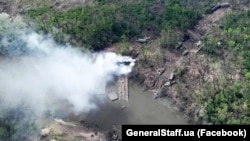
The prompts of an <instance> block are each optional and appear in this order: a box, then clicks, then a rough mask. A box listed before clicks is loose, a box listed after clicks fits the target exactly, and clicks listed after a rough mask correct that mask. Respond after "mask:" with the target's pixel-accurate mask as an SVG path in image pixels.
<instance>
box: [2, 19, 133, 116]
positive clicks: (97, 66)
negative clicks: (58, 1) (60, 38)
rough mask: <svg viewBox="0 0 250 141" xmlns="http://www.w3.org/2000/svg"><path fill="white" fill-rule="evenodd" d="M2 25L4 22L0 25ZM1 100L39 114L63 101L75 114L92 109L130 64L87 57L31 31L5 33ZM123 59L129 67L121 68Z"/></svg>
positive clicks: (102, 55)
mask: <svg viewBox="0 0 250 141" xmlns="http://www.w3.org/2000/svg"><path fill="white" fill-rule="evenodd" d="M0 21H1V20H0ZM2 22H3V21H2ZM0 53H1V54H2V56H3V57H1V58H0V99H1V101H2V102H4V103H7V104H8V105H9V106H15V105H18V104H20V103H22V102H23V103H25V104H27V105H29V106H31V107H32V108H34V109H35V111H36V112H42V111H44V110H47V109H48V108H51V106H53V102H56V101H60V100H65V101H67V102H68V103H69V104H71V105H72V106H73V109H74V111H75V112H88V111H89V110H92V109H95V108H97V105H96V102H95V100H94V99H98V101H101V99H100V98H101V97H98V94H103V92H104V90H105V87H106V85H107V84H108V82H110V81H112V80H113V79H114V77H115V76H119V75H123V74H128V73H130V72H131V70H132V68H133V66H134V60H133V59H132V58H130V57H126V56H121V55H118V54H115V53H111V52H99V53H91V52H88V51H84V52H83V51H80V50H79V49H77V48H76V47H71V46H69V45H68V46H63V45H58V44H57V43H55V42H54V41H53V40H52V39H51V38H48V37H46V36H43V35H39V34H37V33H35V32H33V31H31V30H27V29H19V28H16V27H15V28H9V30H8V31H5V32H4V33H1V38H0ZM123 60H127V61H131V63H130V64H129V65H125V64H122V63H121V64H120V62H122V61H123Z"/></svg>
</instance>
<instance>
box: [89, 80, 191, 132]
mask: <svg viewBox="0 0 250 141" xmlns="http://www.w3.org/2000/svg"><path fill="white" fill-rule="evenodd" d="M116 88H117V87H116ZM112 90H114V89H112ZM123 105H124V106H125V108H123V109H122V106H123ZM168 105H169V102H168V101H166V100H162V99H159V100H157V99H154V98H153V95H152V93H151V92H148V91H143V88H142V87H141V86H138V85H136V84H134V83H131V82H129V100H128V101H122V100H121V101H120V100H116V101H110V100H109V99H108V97H107V99H106V102H104V103H103V104H101V105H99V106H100V108H99V110H95V111H91V112H90V113H89V114H88V115H87V117H85V118H84V122H85V123H89V124H94V125H97V126H98V128H100V129H102V130H110V129H112V128H113V127H114V126H113V125H118V126H120V125H122V124H188V123H187V120H185V118H184V117H183V116H181V114H179V113H177V112H176V111H174V110H172V109H171V108H170V107H169V106H168Z"/></svg>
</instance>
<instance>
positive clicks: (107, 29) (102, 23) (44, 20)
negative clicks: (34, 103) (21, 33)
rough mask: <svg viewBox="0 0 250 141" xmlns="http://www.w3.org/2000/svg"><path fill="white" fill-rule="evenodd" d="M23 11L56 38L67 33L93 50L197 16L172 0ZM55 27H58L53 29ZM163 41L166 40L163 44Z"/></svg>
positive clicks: (183, 24)
mask: <svg viewBox="0 0 250 141" xmlns="http://www.w3.org/2000/svg"><path fill="white" fill-rule="evenodd" d="M111 2H112V3H111ZM24 13H25V15H27V16H29V17H30V18H31V19H34V20H35V21H36V23H37V26H38V29H41V30H43V31H46V32H49V33H54V37H55V39H56V40H57V41H59V42H63V41H65V37H64V35H63V34H64V33H66V34H68V35H71V38H70V39H69V40H70V41H71V43H72V42H73V41H72V40H76V42H78V43H80V45H84V46H86V47H87V48H90V49H94V50H99V49H103V48H105V47H107V46H108V45H110V44H112V43H115V42H118V41H121V40H122V37H124V36H125V37H126V38H128V39H131V38H138V37H140V36H142V33H143V31H150V32H152V33H156V34H159V33H160V32H161V31H163V30H164V31H167V33H170V32H171V33H172V34H173V33H175V32H172V31H174V30H175V29H176V30H177V29H178V30H186V29H188V28H191V27H192V26H193V25H194V24H195V22H196V21H197V20H198V19H199V18H200V13H199V12H198V11H196V10H193V9H191V8H189V7H186V6H184V5H181V4H180V3H179V2H178V1H175V0H170V1H169V2H167V3H163V4H162V3H159V2H157V1H154V0H144V1H139V2H134V1H119V2H117V1H106V0H100V1H99V3H98V4H96V5H95V6H86V7H77V8H74V9H70V10H67V11H55V10H54V9H53V8H51V7H40V8H35V9H30V10H27V11H25V12H24ZM55 28H57V29H58V30H56V32H55ZM168 36H169V37H171V36H172V35H170V34H168ZM175 42H177V41H175ZM73 43H74V42H73ZM166 45H169V44H167V43H166V44H165V45H164V46H166Z"/></svg>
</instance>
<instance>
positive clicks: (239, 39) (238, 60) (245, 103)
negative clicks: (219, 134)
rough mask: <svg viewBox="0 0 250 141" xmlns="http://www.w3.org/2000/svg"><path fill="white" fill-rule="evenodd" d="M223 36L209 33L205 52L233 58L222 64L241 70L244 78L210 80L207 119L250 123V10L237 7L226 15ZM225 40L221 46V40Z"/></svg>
mask: <svg viewBox="0 0 250 141" xmlns="http://www.w3.org/2000/svg"><path fill="white" fill-rule="evenodd" d="M222 24H223V25H224V28H223V31H222V32H221V35H220V37H218V36H209V37H206V39H205V42H206V43H207V44H205V45H204V48H205V49H204V50H203V51H204V52H205V53H207V54H209V55H214V56H223V55H222V54H221V51H222V49H224V50H226V53H228V54H229V55H228V57H226V58H223V57H219V59H220V60H222V61H224V62H225V61H227V60H230V63H229V64H226V63H222V64H224V65H223V66H222V67H223V68H224V69H225V70H224V71H225V72H230V71H233V70H240V75H241V80H238V81H237V80H233V81H232V82H230V80H229V79H228V80H226V81H223V80H222V79H221V78H220V79H219V80H218V82H214V83H215V84H210V85H209V87H207V89H206V90H207V92H206V93H205V95H207V96H206V98H205V101H208V102H207V104H206V115H205V117H206V119H207V121H208V122H210V123H213V124H250V104H249V103H250V91H249V90H250V81H249V80H250V64H249V60H250V47H249V45H250V36H249V33H250V28H249V27H250V12H249V11H234V12H233V13H232V14H230V15H228V16H227V17H225V18H224V20H223V22H222ZM218 42H221V45H220V46H218V45H217V43H218Z"/></svg>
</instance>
